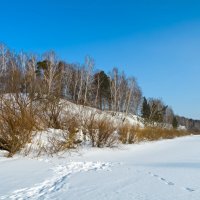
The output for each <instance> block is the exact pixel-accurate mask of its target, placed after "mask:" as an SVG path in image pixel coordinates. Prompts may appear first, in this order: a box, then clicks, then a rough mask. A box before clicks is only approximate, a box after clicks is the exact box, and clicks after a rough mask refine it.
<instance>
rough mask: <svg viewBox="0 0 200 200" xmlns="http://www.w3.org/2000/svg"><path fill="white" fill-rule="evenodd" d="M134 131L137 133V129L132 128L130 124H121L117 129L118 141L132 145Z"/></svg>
mask: <svg viewBox="0 0 200 200" xmlns="http://www.w3.org/2000/svg"><path fill="white" fill-rule="evenodd" d="M136 131H137V128H135V127H134V126H132V125H130V124H128V123H125V124H122V125H121V126H120V127H119V129H118V133H119V140H120V141H121V142H122V143H123V144H127V143H128V144H133V143H134V142H135V135H136Z"/></svg>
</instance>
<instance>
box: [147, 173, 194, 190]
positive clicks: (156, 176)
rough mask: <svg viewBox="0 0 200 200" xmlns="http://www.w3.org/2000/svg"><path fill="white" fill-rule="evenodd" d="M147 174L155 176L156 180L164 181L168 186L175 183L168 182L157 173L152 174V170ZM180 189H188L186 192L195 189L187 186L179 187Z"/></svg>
mask: <svg viewBox="0 0 200 200" xmlns="http://www.w3.org/2000/svg"><path fill="white" fill-rule="evenodd" d="M148 174H149V175H150V176H152V177H155V178H157V179H158V180H160V181H162V182H163V183H165V184H166V185H169V186H176V185H175V183H173V182H170V181H168V180H166V179H165V178H163V177H160V176H159V175H157V174H153V173H152V172H148ZM176 187H177V186H176ZM181 189H184V190H186V191H188V192H194V191H195V190H194V189H192V188H189V187H181Z"/></svg>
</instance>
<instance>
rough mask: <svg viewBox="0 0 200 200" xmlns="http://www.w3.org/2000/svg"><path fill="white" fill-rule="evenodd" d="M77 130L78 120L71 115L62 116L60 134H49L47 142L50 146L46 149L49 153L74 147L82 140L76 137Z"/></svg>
mask: <svg viewBox="0 0 200 200" xmlns="http://www.w3.org/2000/svg"><path fill="white" fill-rule="evenodd" d="M78 132H79V120H78V118H76V117H74V116H72V115H66V116H65V117H63V118H62V122H61V130H60V134H58V135H54V136H50V137H49V138H48V142H49V143H50V148H49V149H46V152H47V153H49V154H55V153H58V152H61V151H65V150H68V149H75V148H76V147H77V145H78V144H79V143H81V142H82V141H81V140H79V139H77V134H78Z"/></svg>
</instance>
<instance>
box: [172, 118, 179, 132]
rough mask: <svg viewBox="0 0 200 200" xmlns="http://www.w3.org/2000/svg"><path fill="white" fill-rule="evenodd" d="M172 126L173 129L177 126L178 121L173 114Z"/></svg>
mask: <svg viewBox="0 0 200 200" xmlns="http://www.w3.org/2000/svg"><path fill="white" fill-rule="evenodd" d="M172 126H173V128H174V129H177V128H178V121H177V119H176V117H175V116H174V117H173V120H172Z"/></svg>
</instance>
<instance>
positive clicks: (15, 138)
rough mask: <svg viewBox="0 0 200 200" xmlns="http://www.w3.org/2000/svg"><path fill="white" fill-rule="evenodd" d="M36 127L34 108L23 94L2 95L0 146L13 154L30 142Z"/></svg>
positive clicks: (0, 100) (0, 106)
mask: <svg viewBox="0 0 200 200" xmlns="http://www.w3.org/2000/svg"><path fill="white" fill-rule="evenodd" d="M35 128H36V119H35V113H34V109H33V108H32V107H31V106H30V104H29V102H27V99H25V98H24V97H22V96H21V95H9V96H5V95H1V98H0V148H1V149H4V150H7V151H8V152H9V154H8V156H9V157H11V156H13V155H14V154H15V153H16V152H18V151H20V150H21V149H22V148H23V147H24V146H25V145H26V143H27V142H30V140H31V136H32V131H33V130H34V129H35Z"/></svg>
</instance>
